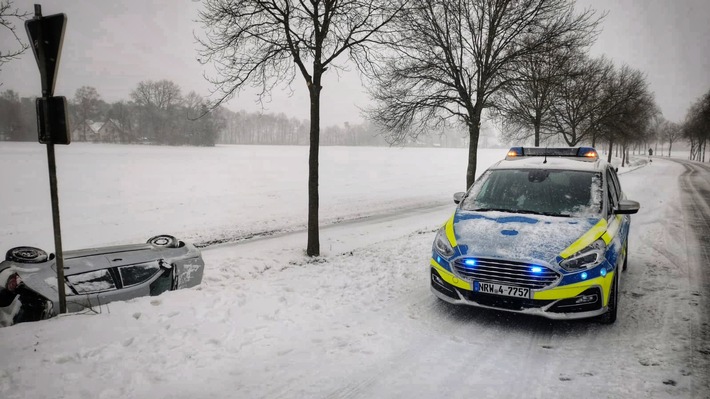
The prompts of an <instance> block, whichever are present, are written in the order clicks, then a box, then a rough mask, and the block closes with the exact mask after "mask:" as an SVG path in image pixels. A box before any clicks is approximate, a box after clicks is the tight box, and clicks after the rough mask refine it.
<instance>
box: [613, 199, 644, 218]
mask: <svg viewBox="0 0 710 399" xmlns="http://www.w3.org/2000/svg"><path fill="white" fill-rule="evenodd" d="M639 208H641V205H640V204H639V203H638V202H636V201H631V200H621V201H619V205H618V206H617V207H616V208H615V209H614V214H615V215H630V214H632V213H636V212H638V211H639Z"/></svg>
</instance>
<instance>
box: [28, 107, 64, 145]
mask: <svg viewBox="0 0 710 399" xmlns="http://www.w3.org/2000/svg"><path fill="white" fill-rule="evenodd" d="M36 106H37V131H38V132H39V142H40V143H42V144H69V143H70V142H71V136H70V135H69V125H68V124H67V122H69V117H68V116H67V99H66V97H61V96H60V97H39V98H37V100H36Z"/></svg>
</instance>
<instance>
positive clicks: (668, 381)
mask: <svg viewBox="0 0 710 399" xmlns="http://www.w3.org/2000/svg"><path fill="white" fill-rule="evenodd" d="M663 383H664V384H665V385H670V386H672V387H674V386H676V384H677V382H675V380H671V379H667V380H665V381H663Z"/></svg>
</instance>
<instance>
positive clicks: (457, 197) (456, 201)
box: [454, 191, 466, 204]
mask: <svg viewBox="0 0 710 399" xmlns="http://www.w3.org/2000/svg"><path fill="white" fill-rule="evenodd" d="M464 195H466V193H464V192H463V191H461V192H458V193H455V194H454V204H460V203H461V200H462V199H463V196H464Z"/></svg>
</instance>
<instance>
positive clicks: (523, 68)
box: [198, 0, 655, 256]
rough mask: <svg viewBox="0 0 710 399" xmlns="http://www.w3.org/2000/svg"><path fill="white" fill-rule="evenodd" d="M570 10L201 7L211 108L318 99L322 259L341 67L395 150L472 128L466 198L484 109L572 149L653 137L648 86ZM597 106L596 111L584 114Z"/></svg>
mask: <svg viewBox="0 0 710 399" xmlns="http://www.w3.org/2000/svg"><path fill="white" fill-rule="evenodd" d="M574 6H575V3H574V0H453V1H451V0H394V1H393V0H386V1H385V0H347V1H339V0H310V1H308V2H304V1H301V2H291V1H260V0H246V1H241V2H239V4H238V5H237V4H235V3H234V2H233V1H230V0H204V10H203V11H202V12H201V14H200V20H201V21H202V23H203V26H204V35H203V36H201V37H199V38H198V39H199V40H200V43H201V44H202V49H201V51H200V59H201V60H202V62H204V63H210V64H212V65H214V66H215V68H216V70H217V73H216V76H213V77H211V78H210V81H211V82H212V83H213V84H214V85H215V87H216V93H218V98H217V99H216V102H215V103H214V104H213V105H214V106H216V105H218V104H220V103H221V102H223V101H226V100H227V99H229V98H231V97H232V96H233V95H234V94H235V93H238V92H239V91H240V90H242V89H244V88H247V87H259V88H261V93H260V98H264V97H267V96H268V95H269V93H270V91H271V90H272V89H273V88H274V87H276V86H278V85H282V84H287V85H288V84H291V83H293V82H295V81H296V80H297V79H302V80H300V81H301V82H302V84H303V85H302V87H303V89H305V90H308V93H309V96H310V118H309V121H310V126H309V141H308V142H309V145H310V149H309V151H310V155H309V180H308V194H309V207H308V244H307V248H306V253H307V254H308V255H311V256H315V255H318V254H319V251H320V249H319V245H320V244H319V233H318V204H319V197H318V154H319V145H320V143H321V130H320V94H321V92H322V90H324V88H323V86H322V82H323V81H322V77H323V76H324V74H326V73H327V72H328V71H332V70H334V69H335V70H337V69H339V68H342V66H343V65H344V63H345V62H347V61H350V62H351V64H353V65H355V66H356V67H357V68H358V69H359V71H360V72H361V73H363V74H364V76H366V77H367V78H368V79H369V81H370V84H369V85H368V89H369V92H370V94H371V96H372V98H373V99H374V106H372V107H371V108H370V109H369V110H368V113H369V118H370V120H371V121H372V122H373V123H374V124H375V125H376V126H378V128H380V129H381V130H382V131H383V132H384V134H386V137H387V139H388V141H389V142H391V143H401V142H407V141H411V140H413V139H414V140H415V141H416V139H417V137H418V136H420V135H424V134H427V133H428V132H431V131H441V130H442V129H443V128H444V126H446V125H463V126H465V128H466V130H467V131H468V144H469V155H468V165H467V170H466V187H468V186H470V185H471V184H472V183H473V181H474V178H475V175H476V163H477V150H478V144H479V138H480V133H481V122H482V117H483V114H484V110H495V111H496V112H498V113H499V115H501V117H502V118H503V120H505V121H506V123H508V124H510V125H511V126H512V124H518V126H521V127H525V129H526V130H528V131H532V132H534V133H533V134H534V135H535V137H536V144H539V139H540V137H541V135H543V134H545V133H547V129H549V132H556V133H557V134H559V135H561V137H562V138H563V139H564V140H565V141H566V142H567V143H568V144H569V145H575V144H578V143H580V142H583V141H587V140H592V141H595V140H597V139H602V138H604V139H606V140H607V141H608V142H609V145H610V146H611V144H612V143H614V142H620V143H621V144H622V145H625V143H628V142H631V140H632V136H631V135H632V134H633V135H635V134H640V133H639V132H642V131H645V130H647V129H646V125H647V124H648V122H647V120H648V119H649V118H650V116H651V115H652V114H653V113H654V112H655V106H654V104H653V98H652V96H651V95H650V94H649V93H648V89H647V84H646V82H645V79H644V77H643V75H642V74H641V73H640V72H638V71H635V70H633V69H631V68H629V67H622V68H621V69H619V70H617V69H615V68H613V67H612V66H611V63H610V62H609V61H608V60H606V59H603V58H602V59H589V58H588V57H587V56H586V55H584V52H585V49H586V48H587V47H588V46H589V45H590V44H591V42H592V41H593V39H594V38H595V36H596V33H597V27H598V25H599V22H600V20H601V17H600V16H597V15H596V14H595V12H594V11H592V10H584V11H582V12H579V13H577V12H575V9H574ZM551 80H554V84H552V85H551V86H550V87H547V88H542V89H541V88H540V87H538V85H539V84H546V83H547V82H548V81H551ZM525 96H528V97H530V96H532V97H534V98H536V99H537V100H539V103H536V104H534V106H535V107H538V108H539V109H538V110H537V111H535V112H538V114H533V115H532V118H530V117H529V116H530V115H522V116H521V117H520V118H518V119H517V120H515V118H513V116H512V112H513V109H514V108H515V107H516V103H517V104H520V103H521V100H522V101H526V99H524V98H523V97H525ZM589 99H592V100H593V104H594V105H590V106H589V107H587V100H589ZM537 100H536V101H537ZM553 107H554V108H553ZM580 107H585V108H584V109H583V110H582V109H581V108H580ZM553 109H554V110H555V112H554V113H552V112H551V110H553ZM528 111H529V109H528ZM580 114H581V115H580ZM526 116H527V117H526ZM548 116H549V117H548ZM531 122H532V123H531ZM631 131H633V133H631Z"/></svg>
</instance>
